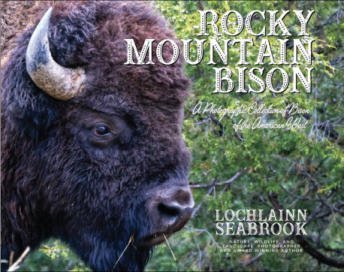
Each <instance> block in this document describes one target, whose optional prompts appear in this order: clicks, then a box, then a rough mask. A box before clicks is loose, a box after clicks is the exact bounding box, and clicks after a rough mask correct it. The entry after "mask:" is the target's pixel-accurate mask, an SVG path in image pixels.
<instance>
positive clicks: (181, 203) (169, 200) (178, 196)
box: [157, 188, 194, 220]
mask: <svg viewBox="0 0 344 272" xmlns="http://www.w3.org/2000/svg"><path fill="white" fill-rule="evenodd" d="M163 196H164V197H162V198H160V201H159V202H158V204H157V209H158V213H159V215H160V216H161V217H165V218H166V219H167V220H169V219H171V218H172V219H173V218H175V217H180V216H183V214H185V212H187V211H191V210H192V208H193V206H194V200H193V197H192V194H191V191H190V189H189V188H178V189H176V190H172V192H168V191H167V192H165V193H163ZM177 219H178V218H177Z"/></svg>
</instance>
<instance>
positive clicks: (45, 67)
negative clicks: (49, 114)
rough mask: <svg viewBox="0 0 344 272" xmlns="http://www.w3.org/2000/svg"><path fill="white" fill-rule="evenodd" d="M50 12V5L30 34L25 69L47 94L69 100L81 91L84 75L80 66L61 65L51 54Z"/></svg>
mask: <svg viewBox="0 0 344 272" xmlns="http://www.w3.org/2000/svg"><path fill="white" fill-rule="evenodd" d="M51 13H52V8H51V7H50V8H49V10H48V11H47V12H46V13H45V14H44V16H43V17H42V19H41V21H40V22H39V24H38V25H37V27H36V29H35V31H34V32H33V34H32V36H31V39H30V42H29V45H28V48H27V50H26V70H27V72H28V73H29V75H30V77H31V79H32V80H33V82H34V83H35V84H36V85H37V86H38V87H39V88H40V89H42V90H43V91H44V92H46V93H47V94H48V95H50V96H52V97H54V98H56V99H59V100H69V99H71V98H73V97H75V96H77V95H78V94H79V93H80V92H81V91H82V89H83V87H84V85H85V81H86V75H85V71H84V70H83V69H82V68H75V69H71V68H66V67H63V66H61V65H60V64H58V63H57V62H56V61H54V59H53V57H52V56H51V53H50V48H49V41H48V27H49V21H50V17H51Z"/></svg>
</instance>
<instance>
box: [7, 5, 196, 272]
mask: <svg viewBox="0 0 344 272" xmlns="http://www.w3.org/2000/svg"><path fill="white" fill-rule="evenodd" d="M36 11H37V19H36V21H35V22H34V25H33V26H32V27H29V28H28V29H27V30H25V31H23V33H22V34H20V35H19V36H20V37H19V39H18V40H17V42H16V46H15V47H14V48H13V49H12V50H11V54H10V55H9V56H8V58H7V60H6V63H5V64H4V68H3V71H2V82H1V87H2V119H1V121H2V123H1V126H2V133H1V137H2V138H1V140H2V160H1V162H2V169H1V170H2V172H1V174H2V187H1V194H2V195H1V197H2V198H1V204H2V206H1V212H2V221H1V229H2V233H1V238H2V241H1V242H2V245H1V249H2V259H7V260H8V259H9V256H10V254H11V252H13V253H14V259H16V258H18V256H19V255H20V254H21V253H22V252H23V251H24V249H25V248H26V247H27V246H30V247H31V248H36V247H37V246H39V244H40V243H41V242H42V241H44V240H45V239H47V238H49V237H55V238H58V239H61V240H63V241H65V242H66V243H68V244H69V245H70V246H71V247H72V248H73V249H74V250H75V252H76V253H77V254H78V255H80V257H81V258H82V259H83V260H84V261H85V262H86V263H87V264H88V265H89V266H90V267H91V268H92V269H93V270H96V271H110V270H112V269H115V270H118V271H123V270H130V271H140V270H143V269H144V266H145V265H146V263H147V261H148V259H149V256H150V253H151V251H152V248H153V247H154V245H156V244H158V243H161V242H162V241H163V240H164V236H169V235H171V234H172V233H174V232H176V231H178V230H180V229H181V228H182V227H183V226H184V225H185V224H186V222H187V221H188V220H189V219H190V217H191V215H192V207H193V205H194V201H193V197H192V193H191V191H190V188H189V186H188V179H187V175H188V168H189V163H190V153H189V151H188V149H187V147H186V145H185V143H184V140H183V137H182V121H183V104H184V101H185V99H186V98H187V95H188V91H187V90H188V86H189V80H188V79H187V78H186V76H185V74H184V69H183V63H182V61H179V60H178V61H177V62H176V63H174V64H173V65H163V64H160V63H159V62H158V61H155V63H156V64H155V65H125V64H124V63H125V62H126V58H127V50H126V42H125V41H124V40H125V39H134V41H135V43H136V44H137V46H138V49H139V50H140V49H141V47H142V45H143V43H144V41H145V39H146V38H154V39H155V41H156V42H155V43H154V45H153V48H154V47H155V48H156V44H157V43H158V42H159V41H161V40H164V39H174V40H175V38H174V33H173V31H172V30H171V29H170V28H169V27H168V26H167V23H166V21H165V20H164V19H163V17H162V16H161V15H158V14H157V12H156V11H155V10H154V9H153V8H152V7H151V6H149V5H147V4H143V3H135V2H124V3H123V2H115V1H104V2H102V1H97V2H94V1H83V2H57V3H55V5H54V6H53V7H52V8H49V9H48V10H47V9H46V8H45V7H44V8H43V7H42V8H41V9H39V8H37V7H36ZM175 41H176V40H175ZM176 42H177V41H176ZM154 51H155V49H154ZM172 54H173V49H172V47H168V45H167V46H166V47H165V48H164V58H165V59H168V58H170V57H171V56H172ZM153 59H156V56H154V58H153ZM125 248H126V250H125V251H124V252H123V250H124V249H125ZM122 253H123V255H122ZM115 264H116V266H115Z"/></svg>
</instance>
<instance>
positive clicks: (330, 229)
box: [22, 1, 344, 271]
mask: <svg viewBox="0 0 344 272" xmlns="http://www.w3.org/2000/svg"><path fill="white" fill-rule="evenodd" d="M155 3H156V5H157V8H158V9H159V10H160V11H161V12H162V14H163V15H164V16H165V17H166V18H168V19H169V21H170V23H171V25H172V26H173V27H174V29H175V32H176V34H177V35H178V38H179V39H186V38H189V39H195V38H200V37H199V36H197V33H198V31H199V21H200V18H199V17H200V16H199V12H198V10H199V8H201V7H202V8H204V9H212V10H215V11H217V13H218V14H224V13H225V12H226V11H227V10H229V9H232V10H237V11H239V12H240V13H241V14H243V15H244V14H247V13H248V12H250V11H252V10H282V9H284V10H288V9H289V10H293V9H299V10H307V9H314V10H315V14H314V15H313V17H312V19H311V22H310V23H309V26H310V29H309V30H310V33H311V37H312V38H313V39H314V40H315V42H314V43H313V64H312V67H314V71H313V73H312V78H313V84H312V85H313V91H312V93H311V94H307V93H305V92H304V91H301V92H300V93H299V94H296V95H295V94H290V93H284V94H279V95H272V94H271V93H269V92H264V93H261V94H246V95H238V94H235V93H234V92H233V93H230V94H220V95H215V94H212V91H213V90H214V83H215V82H214V78H215V73H214V71H213V67H214V66H212V65H208V64H207V61H209V52H208V51H207V50H205V55H204V60H203V61H202V63H201V64H199V65H196V66H193V65H186V72H187V74H188V76H189V77H190V78H191V79H192V81H193V87H192V93H191V95H190V98H189V99H188V101H187V104H186V107H185V121H184V128H183V135H184V138H185V140H186V142H187V145H188V147H189V148H190V150H191V151H192V158H193V160H192V166H191V170H190V176H189V180H190V183H191V184H196V183H197V184H211V183H213V182H222V181H225V180H228V179H230V178H231V177H233V175H234V174H235V173H237V172H238V171H239V170H242V169H244V168H247V171H246V172H245V173H244V174H242V175H241V176H240V178H238V179H237V180H236V181H234V182H233V183H231V184H230V185H228V186H221V187H218V188H216V189H215V190H213V191H212V192H211V193H209V194H207V193H208V189H209V188H199V189H196V188H195V189H194V190H193V193H194V198H195V202H196V203H197V204H200V209H199V211H198V212H197V214H196V216H195V217H194V218H193V219H192V220H191V221H190V222H189V223H188V225H187V227H186V228H184V229H183V230H182V231H180V232H179V233H177V234H175V235H174V236H172V237H171V238H170V243H171V248H172V250H173V252H174V254H175V255H176V257H177V261H174V259H173V257H172V255H171V252H170V250H169V248H168V247H167V246H166V244H162V245H160V246H158V247H157V248H156V250H155V252H154V254H153V256H152V259H151V261H150V263H149V265H148V267H147V271H198V270H202V271H203V270H209V271H215V270H222V271H228V270H247V271H257V270H259V271H262V270H269V271H287V270H288V271H296V270H301V271H302V270H307V271H310V270H322V271H334V270H335V269H334V268H333V267H331V266H327V265H325V264H321V263H319V262H318V261H317V260H316V259H314V258H313V257H311V256H310V255H308V254H307V253H305V252H302V253H289V254H282V253H269V254H263V255H262V256H261V258H258V259H257V261H255V262H253V263H252V264H250V265H248V266H244V265H243V264H244V263H245V262H246V261H247V260H250V259H251V258H253V257H254V256H255V254H248V253H240V252H239V253H238V252H237V253H230V254H228V253H225V252H223V251H221V245H223V244H228V241H229V240H230V239H232V237H230V236H216V235H215V233H216V232H215V224H214V221H215V210H216V209H220V210H226V209H234V210H235V209H252V208H255V209H264V210H269V209H270V208H271V203H270V202H269V196H271V195H275V196H277V198H278V201H279V202H280V205H281V206H282V207H284V208H289V209H291V208H294V209H297V208H300V209H308V211H309V213H310V214H313V213H314V212H318V214H321V213H322V212H325V211H328V210H329V209H330V212H329V214H328V215H327V216H323V217H319V218H316V219H314V220H313V221H312V222H310V223H309V225H308V226H307V230H308V231H309V233H310V235H309V237H308V241H309V242H310V244H311V245H313V246H315V247H316V248H318V249H319V250H320V251H321V252H322V253H323V254H325V255H326V256H329V257H331V258H334V259H340V255H341V254H343V251H344V228H343V224H344V220H343V216H342V215H343V199H344V190H343V180H344V167H343V165H344V152H343V147H344V124H343V120H344V99H343V97H344V92H343V91H344V80H343V72H344V71H343V69H344V65H343V63H344V62H343V56H344V51H343V47H344V21H343V17H344V11H343V3H341V2H340V1H294V2H293V1H278V2H277V1H275V2H273V1H270V2H266V1H260V2H259V1H245V2H242V1H185V2H184V1H155ZM267 21H268V20H266V22H267ZM284 21H285V24H286V25H288V26H292V33H293V35H294V36H293V37H291V38H297V36H296V35H297V34H296V33H297V32H298V31H299V26H298V24H297V20H296V18H295V17H294V16H290V17H286V19H285V20H284ZM266 22H263V21H258V22H256V23H257V24H256V26H255V27H256V28H257V30H258V29H261V26H262V25H264V24H267V23H266ZM266 26H267V27H268V25H266ZM244 37H248V34H247V33H246V32H245V31H244V32H243V33H242V34H241V35H240V36H239V37H238V38H244ZM202 38H203V37H202ZM210 38H215V36H214V35H213V33H211V35H210V36H207V39H208V40H209V39H210ZM228 38H230V37H228ZM252 38H254V37H252ZM264 38H268V39H269V40H270V42H271V45H272V47H273V48H274V50H277V49H276V46H277V39H278V38H280V37H264ZM256 40H258V38H256ZM219 41H220V40H219ZM255 42H256V41H255ZM257 42H258V41H257ZM220 44H221V43H220ZM193 53H195V52H193ZM238 54H239V51H238V49H237V48H233V47H231V48H230V49H229V55H230V56H231V57H230V61H229V65H228V67H229V68H230V67H231V66H233V65H232V63H236V62H237V60H238V57H239V55H238ZM291 54H292V49H288V56H289V57H290V56H291ZM215 55H216V54H215ZM192 56H193V55H192V54H191V57H192ZM256 56H257V48H256V47H255V48H254V49H252V50H251V51H249V54H248V61H249V62H250V63H254V62H255V58H256ZM215 67H216V66H215ZM218 67H221V65H218ZM263 67H264V66H263ZM265 67H266V68H269V67H268V66H266V65H265ZM283 69H285V70H286V71H287V72H288V74H290V73H291V66H290V65H289V66H285V67H283ZM233 72H234V71H233ZM233 78H234V80H235V84H236V85H237V83H238V82H237V75H235V74H234V75H233ZM276 83H278V82H274V84H276ZM289 88H290V86H289ZM198 101H206V102H212V103H215V104H217V105H221V106H222V107H224V108H226V109H235V107H236V105H237V103H240V104H243V105H249V104H251V103H252V102H258V103H264V104H266V105H273V106H274V107H275V108H281V109H282V108H284V107H285V106H286V105H287V104H290V103H297V104H298V105H299V107H301V108H304V109H307V110H309V111H310V112H311V114H310V116H306V117H307V118H308V119H309V125H308V126H307V128H306V129H305V130H297V129H292V130H283V129H257V130H249V129H244V130H241V131H238V132H236V131H235V130H234V128H233V124H234V123H235V122H238V120H239V117H233V118H231V117H229V116H225V117H224V118H223V119H221V120H219V119H218V117H217V116H212V115H210V114H198V115H193V114H192V110H193V108H194V106H195V105H196V104H197V102H198ZM254 117H255V116H252V117H250V118H254ZM272 118H273V120H277V121H282V120H283V117H281V116H273V117H272ZM329 207H330V208H329ZM333 208H334V209H333ZM278 238H279V239H283V237H278ZM250 239H252V241H254V240H255V239H259V238H254V237H252V238H250ZM264 239H266V240H271V239H272V238H271V237H264ZM341 260H342V261H343V258H342V259H341ZM22 269H23V271H24V270H25V271H26V270H29V271H37V270H42V271H48V270H49V271H53V270H72V269H74V270H79V269H80V270H82V271H85V270H86V269H87V268H86V267H85V266H84V265H83V264H82V263H81V262H80V261H79V260H78V259H77V258H76V257H75V255H74V254H73V253H72V252H71V251H70V250H69V249H68V248H67V247H65V246H63V245H62V244H61V243H60V242H47V243H44V244H43V245H42V247H41V248H40V249H39V250H38V251H36V252H35V253H33V254H31V255H30V257H29V258H27V260H26V261H25V264H24V265H23V267H22Z"/></svg>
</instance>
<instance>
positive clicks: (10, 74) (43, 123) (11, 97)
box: [1, 30, 62, 140]
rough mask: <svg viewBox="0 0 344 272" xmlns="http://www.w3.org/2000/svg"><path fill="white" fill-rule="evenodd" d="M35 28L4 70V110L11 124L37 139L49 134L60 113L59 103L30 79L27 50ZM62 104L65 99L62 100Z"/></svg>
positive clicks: (28, 33)
mask: <svg viewBox="0 0 344 272" xmlns="http://www.w3.org/2000/svg"><path fill="white" fill-rule="evenodd" d="M31 33H32V32H31V31H30V30H29V31H28V32H26V33H24V34H23V36H22V37H21V38H20V39H19V40H18V42H17V46H16V48H14V49H13V51H12V54H11V55H10V57H9V59H8V61H7V62H6V64H5V67H4V69H3V71H2V82H1V90H2V102H1V103H2V112H3V115H4V120H6V122H9V124H8V127H12V128H14V131H16V132H19V131H20V133H23V134H25V135H26V136H28V137H30V138H32V139H33V140H38V139H41V138H42V137H45V134H46V132H47V131H48V130H49V127H51V126H52V125H53V123H54V122H56V120H57V119H58V116H59V110H58V109H59V106H58V105H59V102H58V101H57V100H55V99H53V98H51V97H50V96H48V95H46V94H45V93H44V92H42V91H41V90H40V89H39V88H38V87H37V86H36V85H35V84H34V83H33V82H32V80H31V79H30V77H29V75H28V73H27V71H26V65H25V52H26V48H27V44H28V41H29V39H30V36H31ZM60 103H62V102H60Z"/></svg>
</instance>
